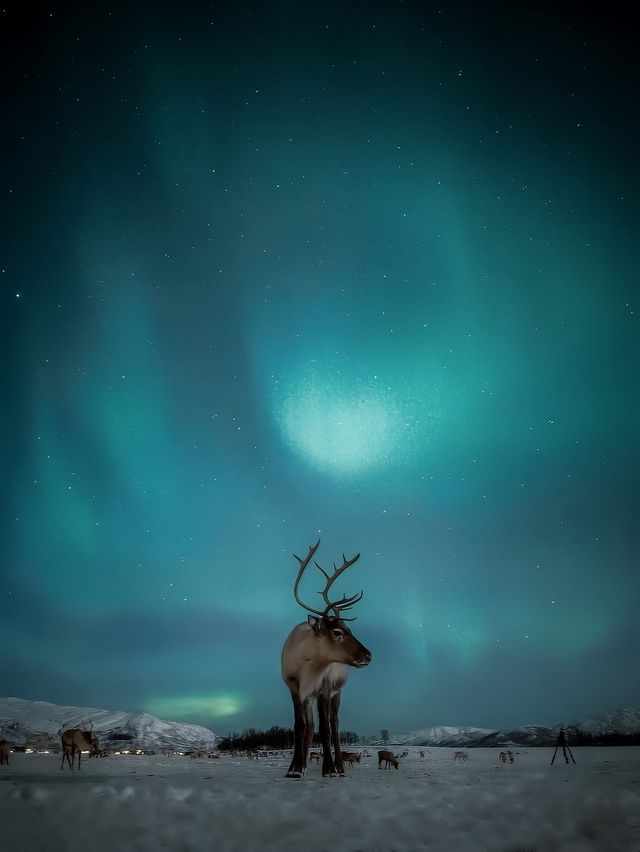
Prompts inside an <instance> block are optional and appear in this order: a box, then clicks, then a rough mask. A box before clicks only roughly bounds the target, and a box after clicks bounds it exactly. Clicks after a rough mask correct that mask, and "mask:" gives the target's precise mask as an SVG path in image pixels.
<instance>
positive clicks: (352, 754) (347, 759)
mask: <svg viewBox="0 0 640 852" xmlns="http://www.w3.org/2000/svg"><path fill="white" fill-rule="evenodd" d="M361 759H362V754H361V753H360V752H359V751H343V752H342V763H343V764H346V763H348V764H349V765H350V766H353V764H354V763H360V761H361Z"/></svg>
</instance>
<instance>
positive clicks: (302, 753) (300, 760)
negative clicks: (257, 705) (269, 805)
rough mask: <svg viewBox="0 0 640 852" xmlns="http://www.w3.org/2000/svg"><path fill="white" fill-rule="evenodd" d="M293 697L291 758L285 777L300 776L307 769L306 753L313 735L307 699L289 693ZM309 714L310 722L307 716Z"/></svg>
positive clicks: (309, 705) (310, 711) (310, 710)
mask: <svg viewBox="0 0 640 852" xmlns="http://www.w3.org/2000/svg"><path fill="white" fill-rule="evenodd" d="M291 697H292V699H293V718H294V721H293V735H294V746H293V759H292V761H291V765H290V766H289V771H288V772H287V776H286V777H287V778H302V776H303V775H304V774H305V772H306V771H307V754H308V753H309V743H310V742H311V737H312V736H313V716H312V709H311V704H310V702H309V699H308V698H307V699H306V700H305V701H301V700H300V696H299V695H297V694H295V693H293V692H292V693H291ZM310 716H311V724H309V717H310Z"/></svg>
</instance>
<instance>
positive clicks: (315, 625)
mask: <svg viewBox="0 0 640 852" xmlns="http://www.w3.org/2000/svg"><path fill="white" fill-rule="evenodd" d="M308 620H309V627H310V628H311V629H312V630H313V631H314V633H319V632H320V621H321V619H320V618H318V617H317V616H315V615H310V616H309V619H308Z"/></svg>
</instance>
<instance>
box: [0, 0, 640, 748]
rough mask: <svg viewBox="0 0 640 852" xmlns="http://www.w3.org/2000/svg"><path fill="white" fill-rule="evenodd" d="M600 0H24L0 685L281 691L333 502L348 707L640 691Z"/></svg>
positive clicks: (488, 708) (9, 156) (626, 18)
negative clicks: (346, 629)
mask: <svg viewBox="0 0 640 852" xmlns="http://www.w3.org/2000/svg"><path fill="white" fill-rule="evenodd" d="M128 5H131V6H132V7H133V9H130V10H127V6H128ZM628 5H629V6H630V5H631V4H628ZM36 6H38V7H39V10H36V8H35V7H36ZM584 8H585V7H584V6H582V5H578V4H576V5H575V6H574V5H569V4H564V5H563V4H562V3H560V4H553V5H552V4H549V5H548V6H546V5H545V4H544V3H542V4H540V3H532V2H523V3H511V4H509V3H503V4H498V3H494V4H491V3H489V4H479V3H474V2H471V0H470V2H468V3H462V2H452V3H451V2H443V3H439V4H431V3H427V2H425V3H420V2H413V0H408V1H407V2H400V0H386V2H364V0H363V2H344V0H343V2H337V0H336V2H332V1H331V0H329V1H328V2H310V3H302V2H299V3H295V2H274V3H267V2H264V3H263V2H254V3H252V4H250V3H246V2H234V3H231V2H229V3H216V2H212V3H198V2H183V3H177V2H175V3H166V4H163V3H161V2H158V3H134V4H120V3H112V4H106V3H104V2H103V0H97V2H95V3H84V4H78V8H76V9H74V8H73V7H72V6H71V5H69V4H65V5H62V4H60V3H57V2H54V1H53V0H52V2H50V3H49V4H34V3H27V2H24V3H23V2H18V3H15V2H14V3H9V4H8V5H7V6H6V8H4V9H3V10H2V11H1V13H0V15H1V17H0V29H1V33H2V55H3V57H4V66H5V68H4V72H3V100H4V109H3V132H2V135H1V140H0V141H1V145H2V208H1V209H2V223H1V231H0V241H1V258H0V263H1V270H2V272H1V280H2V303H1V308H0V310H1V340H2V356H3V357H2V362H3V395H2V396H3V398H2V447H3V453H2V482H3V492H4V498H3V500H2V503H3V511H2V513H0V518H1V524H2V529H1V534H0V539H1V541H2V559H1V571H2V583H1V588H0V646H1V647H2V654H1V657H0V693H2V694H3V695H15V696H19V697H22V698H32V699H40V700H46V701H53V702H56V703H61V704H78V705H84V706H96V707H106V708H114V709H116V708H117V709H125V710H130V711H148V712H151V713H153V714H155V715H159V716H161V717H164V718H170V719H177V720H185V721H196V722H200V723H203V724H206V725H207V726H209V727H211V728H212V729H213V730H214V731H216V732H217V733H226V732H228V731H231V730H242V728H244V727H245V726H250V725H251V726H255V727H269V726H271V725H273V724H280V725H287V726H288V725H290V724H291V723H292V713H291V707H290V697H289V692H288V690H287V688H286V686H285V685H284V683H283V682H282V680H281V677H280V649H281V646H282V643H283V641H284V639H285V637H286V635H287V634H288V632H289V630H290V629H291V627H293V625H294V624H296V623H298V622H299V621H302V620H304V618H305V617H306V616H305V613H304V611H303V610H302V609H301V608H300V607H299V606H298V605H297V604H296V602H295V600H294V597H293V582H294V580H295V576H296V573H297V569H298V563H297V562H296V560H295V559H294V558H293V556H292V553H294V552H295V553H297V554H298V555H300V556H305V555H306V553H307V548H308V546H309V545H310V544H313V543H315V541H316V540H317V539H318V538H319V539H321V544H320V548H319V550H318V553H317V558H318V561H319V562H320V563H321V564H322V565H323V566H325V567H326V568H330V566H331V563H332V562H334V561H335V562H337V564H338V565H339V564H340V563H341V561H342V555H343V554H345V555H346V556H347V558H349V557H351V556H353V555H354V554H355V553H356V552H360V553H361V557H360V560H359V561H358V562H357V563H356V564H355V565H354V566H353V567H352V568H350V569H349V570H348V571H347V572H346V573H345V575H344V577H342V578H340V581H339V584H337V586H339V588H337V589H336V591H337V594H338V595H342V594H347V595H351V594H355V593H357V592H359V591H360V590H361V589H362V590H363V591H364V597H363V599H362V601H361V602H360V603H358V604H357V606H356V607H355V608H354V611H353V613H352V614H353V615H356V616H357V621H355V622H354V623H353V625H352V628H353V630H354V632H355V633H356V635H357V636H358V638H359V639H361V641H362V642H363V643H364V644H365V645H366V646H367V647H368V648H369V649H370V650H371V651H372V653H373V662H372V664H371V666H370V667H369V668H367V669H364V670H361V671H353V673H352V675H351V677H350V681H349V683H348V684H347V686H346V687H345V690H344V693H343V707H342V714H341V718H342V726H343V727H344V728H348V729H350V730H355V731H357V732H358V733H361V734H365V735H371V734H373V733H375V732H378V731H379V730H380V729H381V728H382V727H385V728H389V729H391V730H393V731H396V732H399V731H402V730H408V729H416V728H419V727H424V726H427V725H432V724H451V725H480V726H487V727H504V726H512V725H518V724H530V723H541V724H545V723H548V724H553V723H556V722H560V721H566V720H569V721H570V720H571V719H574V718H578V717H584V716H588V715H591V714H594V713H599V712H607V711H611V710H614V709H616V708H617V707H620V706H624V705H628V704H633V703H637V702H638V701H639V700H640V674H639V669H638V666H637V660H638V655H639V654H640V633H639V631H638V623H639V622H638V618H639V615H640V606H639V604H640V572H639V566H640V534H639V520H640V506H639V500H638V477H639V473H640V470H639V468H640V459H639V453H638V436H639V434H640V416H639V406H638V390H639V385H638V375H639V373H638V367H639V363H638V362H639V357H638V354H639V348H638V320H639V313H638V311H639V309H640V306H639V303H638V302H639V300H638V289H639V288H638V244H639V242H640V240H639V235H638V222H639V216H638V198H639V190H640V187H639V185H638V183H639V181H638V163H637V156H638V147H639V141H640V134H639V133H638V130H639V127H638V103H637V94H638V90H639V86H638V84H639V82H640V81H639V79H638V77H639V75H638V66H637V56H636V53H635V52H636V49H637V48H636V45H634V44H633V36H632V33H633V32H634V30H633V29H632V24H631V19H630V12H627V13H625V12H624V11H623V10H624V6H622V5H620V6H617V5H616V3H612V4H608V5H607V6H606V7H605V8H604V9H603V14H605V15H606V18H605V19H600V18H598V17H596V16H595V13H594V16H593V17H589V16H588V15H586V16H585V14H586V13H585V11H584ZM307 573H308V575H309V576H306V577H305V579H304V581H303V589H302V594H303V597H304V598H305V599H306V600H307V601H308V602H311V604H312V605H313V603H314V602H319V601H320V598H318V597H317V595H316V592H317V591H319V590H320V589H321V588H322V584H321V582H320V581H321V579H322V577H321V575H320V573H319V572H318V571H317V570H316V569H315V568H313V566H311V568H310V569H309V571H308V572H307Z"/></svg>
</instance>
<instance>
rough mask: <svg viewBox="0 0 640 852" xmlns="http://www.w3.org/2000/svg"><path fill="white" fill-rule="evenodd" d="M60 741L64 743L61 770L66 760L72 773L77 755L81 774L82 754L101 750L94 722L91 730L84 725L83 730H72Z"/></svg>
mask: <svg viewBox="0 0 640 852" xmlns="http://www.w3.org/2000/svg"><path fill="white" fill-rule="evenodd" d="M60 741H61V743H62V763H61V764H60V769H64V760H65V758H66V759H67V763H68V764H69V769H70V770H71V771H72V772H73V764H74V761H75V756H76V754H77V755H78V772H79V771H80V758H81V755H82V752H83V751H88V752H89V753H91V752H93V751H99V748H100V746H99V744H98V740H97V739H96V737H95V734H94V733H93V722H92V723H91V727H90V728H89V730H87V729H86V728H85V727H84V723H83V725H82V728H70V729H69V730H68V731H65V732H64V733H63V734H62V735H61V737H60Z"/></svg>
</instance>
